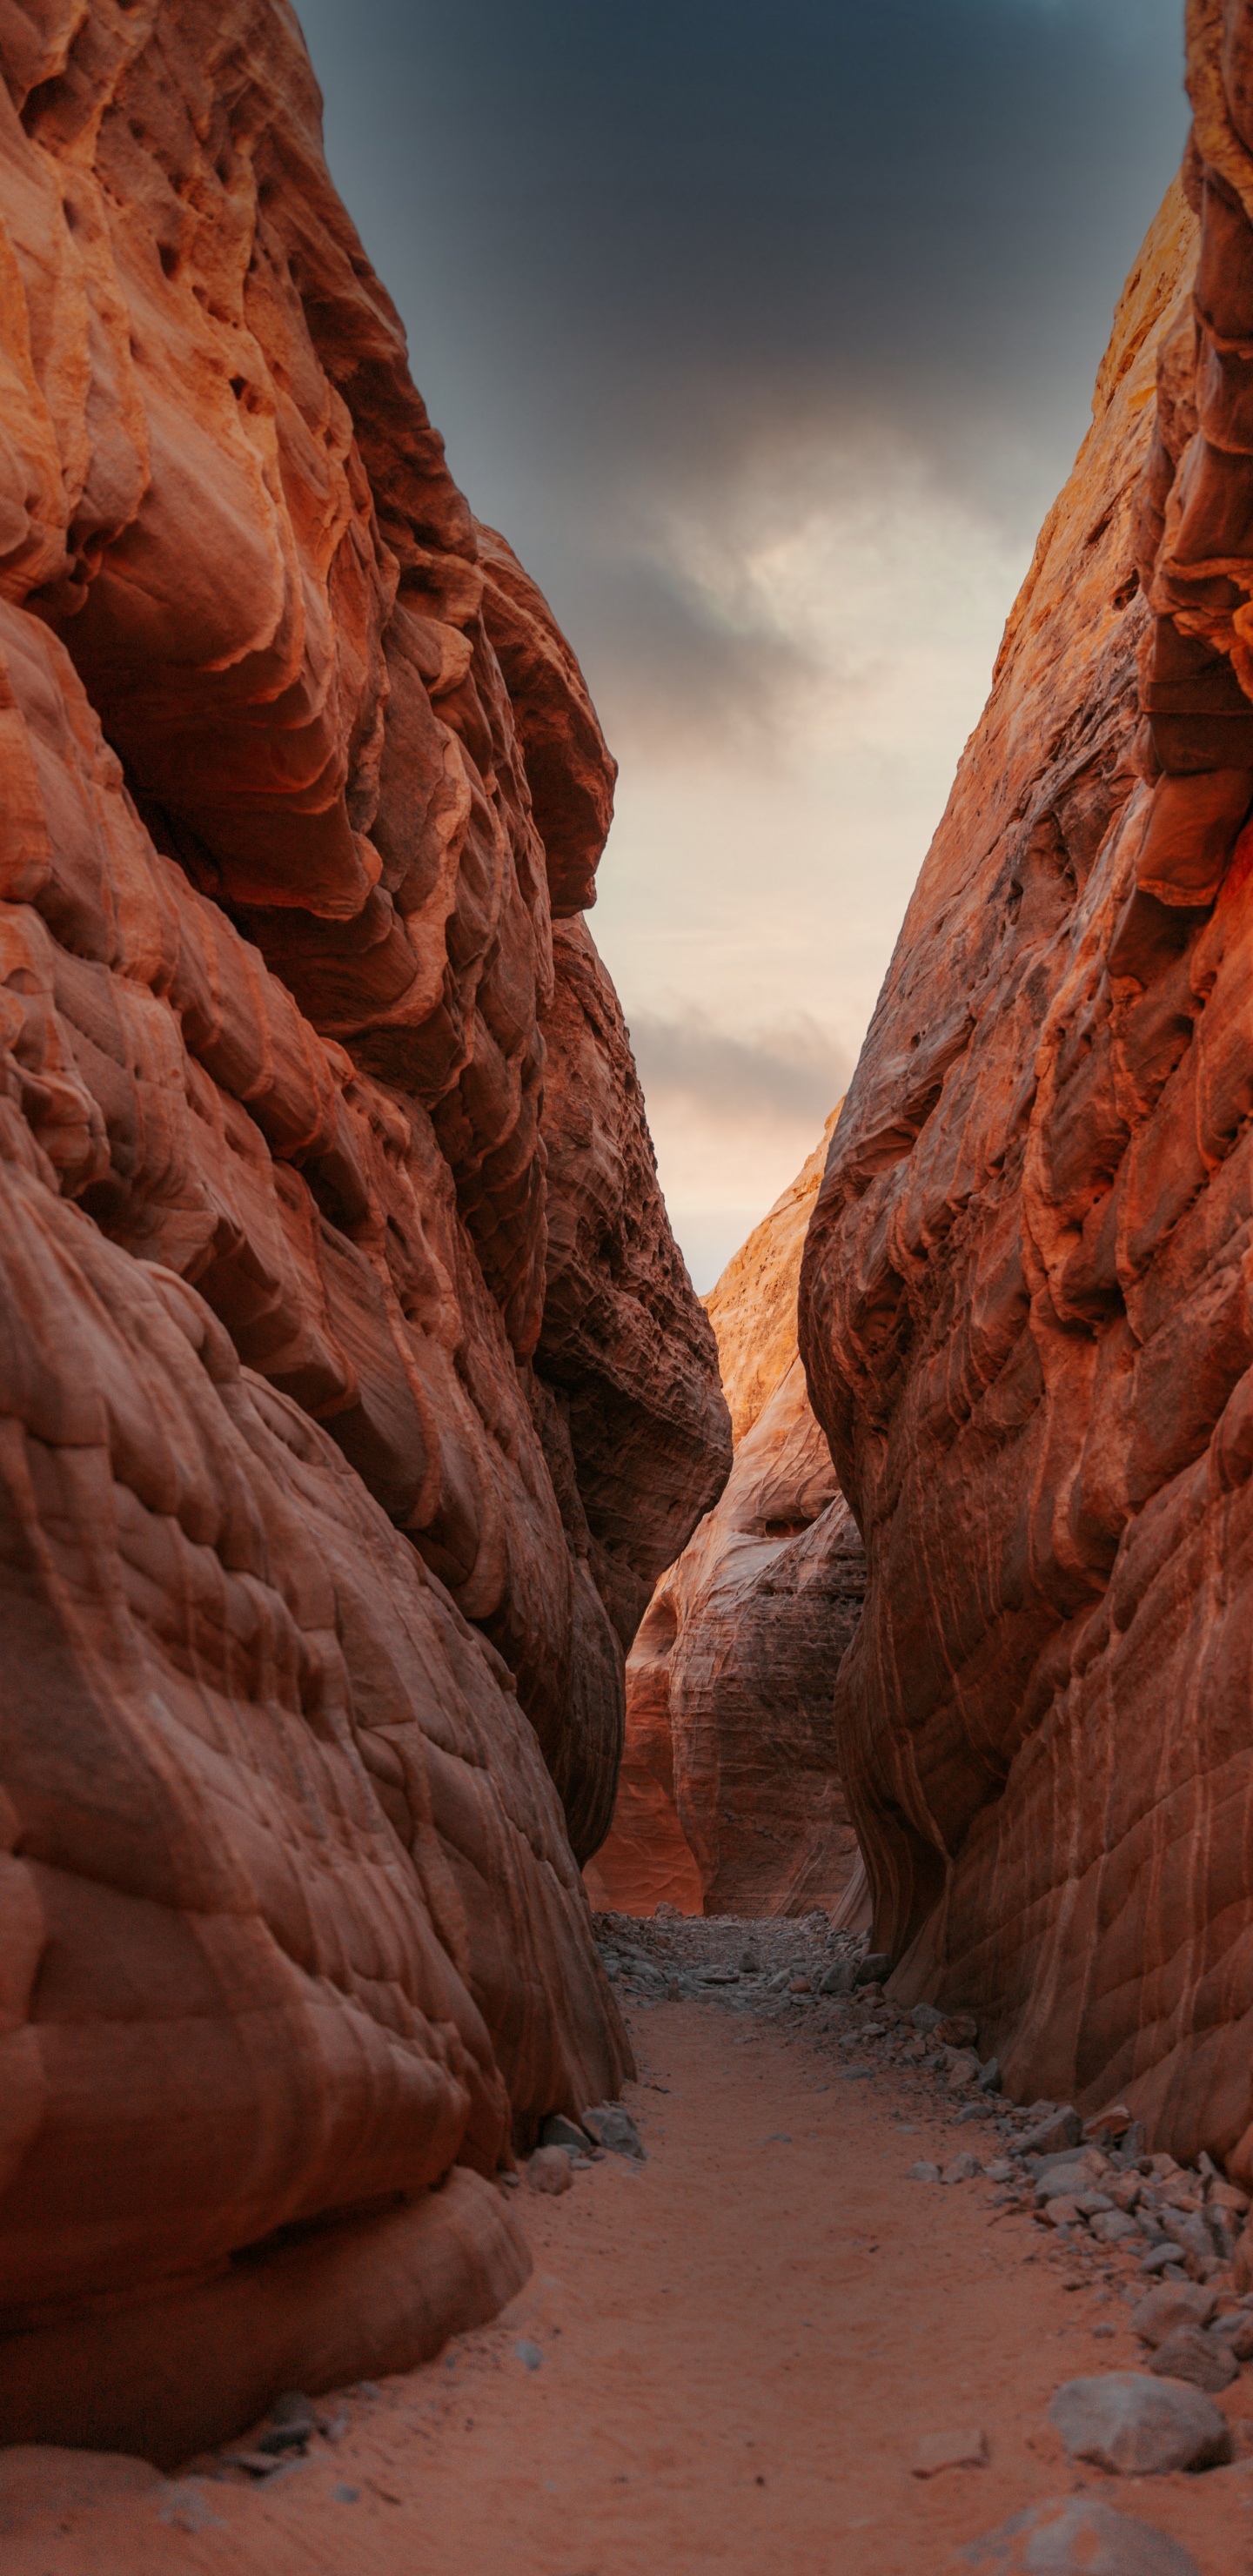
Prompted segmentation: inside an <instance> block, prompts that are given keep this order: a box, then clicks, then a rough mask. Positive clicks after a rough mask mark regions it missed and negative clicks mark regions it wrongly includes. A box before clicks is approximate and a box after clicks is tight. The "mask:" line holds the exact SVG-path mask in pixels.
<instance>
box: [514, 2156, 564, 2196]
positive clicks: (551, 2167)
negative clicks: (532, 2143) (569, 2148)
mask: <svg viewBox="0 0 1253 2576" xmlns="http://www.w3.org/2000/svg"><path fill="white" fill-rule="evenodd" d="M526 2178H527V2181H528V2182H529V2184H530V2186H531V2189H532V2191H546V2192H554V2193H555V2192H563V2191H573V2189H574V2169H573V2166H572V2165H571V2162H570V2158H569V2156H568V2155H567V2153H566V2150H565V2148H564V2147H537V2148H536V2150H535V2153H534V2155H533V2156H532V2157H531V2159H530V2161H529V2163H528V2165H527V2169H526Z"/></svg>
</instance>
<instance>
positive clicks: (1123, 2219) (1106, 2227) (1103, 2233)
mask: <svg viewBox="0 0 1253 2576" xmlns="http://www.w3.org/2000/svg"><path fill="white" fill-rule="evenodd" d="M1090 2224H1091V2228H1092V2233H1093V2235H1094V2236H1095V2237H1096V2239H1097V2241H1098V2243H1099V2244H1101V2245H1127V2244H1131V2243H1136V2244H1138V2243H1139V2241H1140V2230H1139V2228H1138V2227H1137V2225H1136V2223H1135V2220H1134V2218H1129V2217H1128V2215H1127V2212H1126V2210H1125V2209H1107V2210H1103V2211H1101V2212H1100V2213H1099V2214H1098V2216H1097V2217H1095V2218H1094V2219H1092V2220H1091V2222H1090Z"/></svg>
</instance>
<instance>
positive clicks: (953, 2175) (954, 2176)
mask: <svg viewBox="0 0 1253 2576" xmlns="http://www.w3.org/2000/svg"><path fill="white" fill-rule="evenodd" d="M979 2171H980V2165H979V2159H978V2157H977V2156H972V2155H968V2154H963V2155H960V2156H954V2158H953V2161H952V2163H951V2165H946V2166H945V2168H944V2171H943V2173H942V2174H941V2176H940V2180H941V2182H973V2181H974V2179H975V2176H976V2174H977V2173H978V2172H979Z"/></svg>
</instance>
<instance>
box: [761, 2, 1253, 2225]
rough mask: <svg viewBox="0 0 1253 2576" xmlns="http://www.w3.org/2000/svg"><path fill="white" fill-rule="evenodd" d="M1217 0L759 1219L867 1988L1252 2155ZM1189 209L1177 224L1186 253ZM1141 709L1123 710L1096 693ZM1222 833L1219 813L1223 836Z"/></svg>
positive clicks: (1241, 407)
mask: <svg viewBox="0 0 1253 2576" xmlns="http://www.w3.org/2000/svg"><path fill="white" fill-rule="evenodd" d="M1251 75H1253V12H1251V11H1250V10H1249V8H1248V7H1247V6H1244V5H1240V6H1237V5H1234V0H1228V5H1227V6H1226V7H1225V8H1219V7H1218V6H1217V5H1216V0H1194V5H1193V6H1192V7H1191V8H1190V11H1189V78H1190V83H1191V86H1192V94H1193V99H1194V102H1195V105H1196V108H1197V125H1196V134H1195V141H1194V145H1193V148H1192V151H1191V153H1190V155H1189V160H1188V163H1187V165H1186V167H1185V183H1186V187H1187V194H1188V200H1189V203H1188V204H1185V202H1184V199H1183V197H1182V196H1181V195H1180V193H1179V191H1178V190H1177V189H1172V191H1171V192H1170V195H1169V196H1168V198H1167V201H1166V204H1165V206H1164V208H1163V210H1162V213H1161V215H1160V216H1159V218H1158V220H1157V222H1156V224H1155V225H1154V227H1153V229H1152V231H1151V232H1150V234H1149V237H1148V240H1147V241H1146V243H1145V246H1144V250H1143V253H1142V254H1141V258H1140V261H1139V263H1138V266H1137V269H1136V271H1135V273H1134V275H1133V277H1132V279H1131V281H1130V282H1129V285H1128V288H1127V291H1126V294H1125V296H1124V299H1123V302H1122V304H1121V305H1120V308H1119V312H1118V316H1117V320H1116V324H1115V330H1114V337H1113V340H1112V342H1111V346H1110V350H1109V353H1108V355H1107V358H1106V360H1105V363H1104V365H1103V367H1102V370H1101V375H1100V379H1099V382H1098V386H1097V394H1096V401H1095V406H1094V417H1093V426H1092V429H1091V432H1090V434H1089V437H1088V439H1087V441H1086V442H1085V445H1084V447H1083V449H1082V451H1081V453H1080V456H1079V459H1078V462H1077V464H1076V467H1075V471H1074V474H1073V476H1072V478H1071V481H1070V483H1069V484H1068V485H1067V488H1066V490H1065V491H1064V492H1063V494H1062V496H1061V498H1060V500H1059V502H1058V503H1057V506H1056V508H1055V509H1054V511H1053V512H1052V514H1051V516H1050V518H1049V520H1048V522H1047V524H1046V526H1045V529H1044V531H1043V534H1042V536H1041V539H1040V543H1039V546H1038V549H1037V552H1036V557H1035V561H1034V563H1033V565H1032V568H1031V572H1030V574H1029V576H1028V579H1027V582H1026V584H1025V586H1024V589H1023V592H1022V594H1021V596H1020V598H1019V600H1018V603H1017V605H1016V607H1015V609H1014V611H1013V613H1012V615H1011V618H1010V621H1009V625H1008V628H1007V630H1006V636H1005V642H1004V646H1003V649H1002V653H1001V657H1000V660H999V662H998V665H997V671H996V675H995V680H994V684H993V689H992V695H991V697H990V699H989V702H988V707H987V710H986V713H985V715H984V718H983V721H982V723H981V725H980V727H979V729H978V731H977V732H976V734H975V735H974V737H973V738H972V741H971V743H970V746H969V748H968V750H967V753H966V755H965V758H964V760H963V763H962V766H961V769H960V771H959V774H958V779H957V783H956V786H955V788H954V790H953V795H952V798H951V800H950V803H949V807H948V811H947V813H946V815H945V817H944V820H943V822H942V824H941V826H940V829H939V832H938V833H937V835H936V839H935V841H934V843H933V845H932V848H931V851H930V854H929V856H928V858H927V860H926V863H925V866H924V868H923V871H922V874H921V877H920V879H919V883H918V888H917V891H916V893H915V895H914V898H913V901H912V903H911V906H910V909H909V913H908V915H907V918H906V922H905V926H904V929H903V931H902V934H901V937H900V941H899V943H898V946H897V950H896V954H895V956H894V958H893V961H892V965H891V968H890V970H889V974H888V977H887V981H886V983H885V985H884V988H883V992H882V995H881V997H880V1001H879V1004H878V1008H877V1011H876V1014H875V1019H874V1022H873V1026H872V1029H871V1033H870V1036H869V1039H868V1040H867V1044H866V1047H865V1050H864V1052H863V1056H862V1060H861V1063H860V1065H859V1067H858V1070H857V1074H856V1077H855V1080H854V1083H853V1086H852V1089H851V1091H850V1094H849V1099H848V1103H847V1106H846V1109H845V1112H844V1116H843V1118H842V1120H841V1123H840V1127H839V1130H838V1132H837V1135H836V1137H835V1140H834V1143H833V1147H832V1152H831V1156H830V1160H829V1164H828V1168H827V1173H826V1177H825V1180H824V1182H823V1187H822V1192H821V1195H820V1198H819V1201H818V1205H817V1209H816V1212H815V1216H814V1219H813V1224H812V1227H811V1232H810V1236H809V1242H808V1246H807V1251H806V1257H805V1267H804V1275H803V1280H802V1292H801V1326H802V1348H803V1350H804V1354H805V1358H806V1363H807V1367H808V1371H809V1378H810V1385H811V1390H812V1393H813V1398H814V1403H815V1406H816V1409H817V1411H818V1413H819V1416H820V1418H821V1419H822V1421H823V1422H824V1423H825V1425H826V1427H827V1429H828V1431H829V1432H830V1435H831V1440H832V1447H833V1450H834V1453H835V1457H836V1460H837V1464H838V1466H839V1470H840V1474H841V1478H842V1480H843V1482H844V1484H845V1487H846V1489H847V1491H848V1493H849V1495H850V1497H851V1499H852V1500H853V1503H854V1506H855V1508H856V1510H857V1513H858V1517H859V1519H860V1521H861V1524H862V1527H863V1530H864V1532H865V1534H866V1540H867V1549H868V1558H869V1569H870V1581H869V1591H868V1595H867V1602H866V1610H865V1616H864V1620H863V1624H862V1627H861V1630H860V1633H859V1635H858V1638H857V1641H856V1644H855V1646H854V1648H853V1650H852V1653H851V1654H850V1656H849V1658H848V1662H847V1664H846V1665H845V1667H844V1671H843V1674H842V1677H841V1687H840V1692H839V1704H838V1712H837V1714H838V1720H839V1726H840V1733H841V1747H842V1754H843V1760H844V1766H845V1776H846V1779H847V1782H848V1787H849V1793H850V1798H851V1801H852V1805H853V1811H854V1814H855V1818H856V1822H857V1827H858V1832H859V1835H860V1837H861V1840H862V1843H863V1846H864V1849H865V1852H866V1856H867V1862H868V1867H869V1872H870V1878H871V1883H872V1887H873V1892H874V1900H875V1919H874V1933H873V1943H874V1947H875V1948H876V1949H884V1950H887V1951H889V1952H890V1953H891V1954H892V1956H893V1958H894V1959H895V1960H896V1962H897V1968H896V1974H895V1981H894V1991H895V1992H897V1993H899V1994H900V1995H902V1996H903V1997H905V1998H907V1999H912V1998H913V1997H915V1996H920V1995H922V1994H924V1993H925V1994H927V1995H931V1996H935V1997H937V1998H940V1999H948V2000H950V2001H952V2002H953V2003H956V2002H958V2001H959V2000H960V2001H961V2003H962V2004H968V2005H970V2006H972V2007H974V2008H976V2009H977V2010H978V2013H979V2017H980V2027H981V2033H982V2037H983V2041H984V2042H986V2044H987V2045H988V2046H989V2047H991V2048H994V2049H995V2051H996V2053H997V2055H998V2056H999V2057H1000V2058H1001V2060H1002V2063H1003V2065H1004V2067H1005V2069H1006V2078H1007V2082H1008V2083H1009V2085H1010V2086H1011V2088H1012V2089H1013V2090H1014V2091H1016V2092H1017V2093H1019V2094H1024V2093H1025V2094H1027V2095H1028V2096H1029V2095H1031V2094H1033V2093H1038V2092H1044V2093H1047V2094H1050V2095H1053V2096H1057V2097H1062V2096H1073V2098H1074V2099H1075V2101H1076V2102H1078V2103H1079V2104H1081V2106H1082V2107H1083V2108H1085V2109H1088V2110H1091V2109H1095V2108H1096V2107H1097V2106H1098V2105H1099V2104H1101V2103H1102V2102H1104V2101H1106V2100H1108V2099H1109V2098H1111V2097H1113V2096H1115V2095H1118V2096H1123V2097H1125V2098H1126V2099H1127V2100H1128V2101H1130V2102H1131V2103H1133V2104H1134V2106H1135V2107H1136V2109H1137V2110H1138V2111H1139V2112H1140V2114H1141V2115H1142V2116H1143V2117H1145V2118H1146V2119H1147V2121H1148V2122H1149V2124H1150V2128H1151V2131H1152V2133H1153V2135H1154V2138H1155V2142H1156V2143H1157V2144H1159V2145H1161V2146H1163V2147H1166V2148H1170V2149H1173V2151H1174V2152H1175V2153H1176V2154H1178V2155H1180V2156H1185V2155H1186V2156H1191V2155H1193V2154H1194V2153H1195V2151H1196V2150H1197V2148H1198V2147H1200V2146H1201V2145H1207V2146H1209V2147H1210V2148H1211V2149H1212V2150H1214V2151H1215V2152H1217V2153H1220V2154H1222V2155H1225V2156H1226V2157H1227V2159H1228V2161H1229V2163H1230V2164H1231V2166H1232V2168H1233V2170H1234V2171H1235V2172H1236V2173H1237V2174H1238V2175H1239V2176H1240V2177H1241V2178H1242V2179H1247V2178H1248V2176H1249V2175H1250V2173H1251V2172H1253V2128H1251V2126H1250V2120H1251V2105H1250V2094H1249V2080H1250V2079H1249V2062H1250V2061H1249V2035H1250V2029H1251V2027H1253V1895H1251V1893H1250V1879H1249V1865H1248V1813H1249V1804H1250V1798H1251V1797H1253V1713H1251V1708H1250V1644H1251V1640H1253V1518H1251V1513H1253V1504H1251V1502H1250V1494H1251V1491H1253V1488H1251V1487H1250V1483H1249V1468H1250V1462H1251V1461H1253V1443H1251V1442H1250V1439H1249V1430H1248V1426H1249V1421H1250V1390H1251V1388H1253V1376H1251V1375H1250V1364H1251V1363H1253V1319H1251V1316H1250V1308H1249V1296H1248V1279H1249V1245H1250V1240H1251V1239H1253V1152H1251V1146H1250V1138H1251V1133H1253V1130H1251V1128H1250V1116H1251V1114H1253V1090H1251V1089H1250V1070H1249V1068H1250V1055H1249V1029H1250V1002H1251V998H1253V997H1251V995H1250V988H1249V975H1250V959H1251V958H1253V874H1251V872H1250V867H1249V850H1250V836H1249V835H1248V833H1247V831H1246V832H1245V833H1244V835H1243V837H1240V835H1241V827H1242V823H1243V819H1244V817H1245V815H1246V814H1247V812H1248V810H1249V805H1250V800H1251V799H1253V705H1250V703H1249V700H1248V697H1247V695H1246V690H1247V688H1248V686H1249V684H1250V680H1251V679H1253V662H1251V661H1250V658H1249V654H1248V647H1247V643H1246V641H1245V631H1246V628H1247V626H1248V623H1249V620H1250V617H1251V616H1253V610H1251V609H1250V606H1249V600H1250V596H1251V595H1253V536H1251V535H1250V530H1251V529H1253V412H1250V409H1249V399H1248V392H1247V384H1246V378H1247V375H1248V365H1249V359H1248V350H1249V348H1250V346H1253V116H1251V115H1250V111H1249V105H1248V101H1249V98H1250V95H1251V94H1253V87H1251V79H1250V76H1251ZM1193 208H1195V209H1197V210H1199V213H1200V266H1199V271H1198V270H1197V269H1196V261H1197V251H1198V227H1197V220H1196V214H1195V213H1194V211H1192V209H1193ZM1142 711H1143V713H1142ZM1233 851H1234V856H1233Z"/></svg>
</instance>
